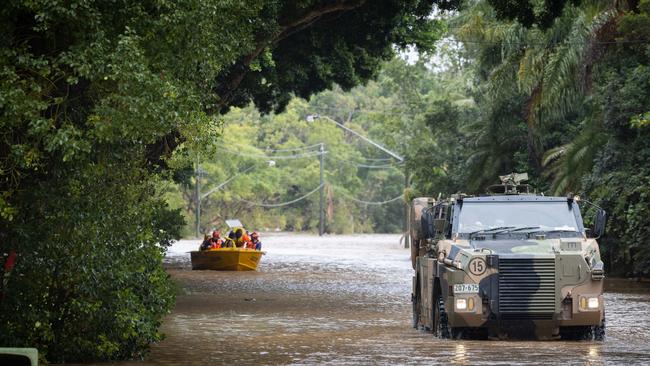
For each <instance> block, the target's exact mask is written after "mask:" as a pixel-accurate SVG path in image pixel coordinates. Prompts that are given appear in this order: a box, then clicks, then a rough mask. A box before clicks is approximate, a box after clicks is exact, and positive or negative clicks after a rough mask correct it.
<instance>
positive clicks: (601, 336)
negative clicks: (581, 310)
mask: <svg viewBox="0 0 650 366" xmlns="http://www.w3.org/2000/svg"><path fill="white" fill-rule="evenodd" d="M593 333H594V340H595V341H604V340H605V318H603V324H601V325H596V326H595V327H594V330H593Z"/></svg>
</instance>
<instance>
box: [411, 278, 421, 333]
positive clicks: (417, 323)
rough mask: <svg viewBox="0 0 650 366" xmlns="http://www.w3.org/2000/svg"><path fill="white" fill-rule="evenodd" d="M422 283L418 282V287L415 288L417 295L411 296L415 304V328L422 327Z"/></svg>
mask: <svg viewBox="0 0 650 366" xmlns="http://www.w3.org/2000/svg"><path fill="white" fill-rule="evenodd" d="M419 285H420V284H419V283H418V284H417V289H416V290H415V295H412V297H411V303H412V304H413V328H415V329H419V327H420V286H419Z"/></svg>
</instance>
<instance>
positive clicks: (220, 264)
mask: <svg viewBox="0 0 650 366" xmlns="http://www.w3.org/2000/svg"><path fill="white" fill-rule="evenodd" d="M264 254H265V253H264V252H262V251H259V250H255V249H245V248H220V249H210V250H202V251H192V252H190V255H191V258H192V269H212V270H216V271H254V270H256V269H257V265H258V264H260V260H261V259H262V255H264Z"/></svg>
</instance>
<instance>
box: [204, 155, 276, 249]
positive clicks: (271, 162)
mask: <svg viewBox="0 0 650 366" xmlns="http://www.w3.org/2000/svg"><path fill="white" fill-rule="evenodd" d="M267 164H268V166H269V167H274V166H275V161H273V160H269V161H267ZM253 168H255V165H251V166H249V167H248V168H246V169H244V170H242V171H240V172H239V173H237V174H235V175H233V176H232V177H230V178H228V179H226V180H225V181H223V182H221V183H219V184H218V185H217V186H216V187H214V188H212V189H211V190H209V191H207V192H206V193H204V194H201V188H200V185H199V184H200V183H199V180H200V179H201V173H203V171H202V170H201V167H200V166H199V167H198V168H197V170H196V172H197V177H196V197H195V199H196V237H197V238H198V237H200V235H201V201H202V200H203V199H204V198H206V197H207V196H209V195H211V194H212V193H214V192H216V191H218V190H219V189H221V188H223V187H224V186H225V185H226V184H228V183H230V182H231V181H233V180H234V179H235V178H237V177H238V176H240V175H242V174H245V173H248V172H249V171H251V170H252V169H253Z"/></svg>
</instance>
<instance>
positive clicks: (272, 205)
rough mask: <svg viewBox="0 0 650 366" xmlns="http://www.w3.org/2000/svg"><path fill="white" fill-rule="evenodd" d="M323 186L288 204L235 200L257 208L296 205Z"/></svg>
mask: <svg viewBox="0 0 650 366" xmlns="http://www.w3.org/2000/svg"><path fill="white" fill-rule="evenodd" d="M324 185H325V183H323V184H321V185H319V186H318V187H316V189H314V190H313V191H311V192H309V193H307V194H305V195H304V196H302V197H299V198H296V199H295V200H291V201H288V202H282V203H264V202H252V201H248V200H245V199H241V198H240V199H236V200H237V201H239V202H244V203H247V204H249V205H251V206H259V207H283V206H288V205H290V204H293V203H296V202H299V201H302V200H304V199H305V198H307V197H309V196H311V195H312V194H314V193H316V192H318V190H319V189H321V188H322V187H323V186H324Z"/></svg>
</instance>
